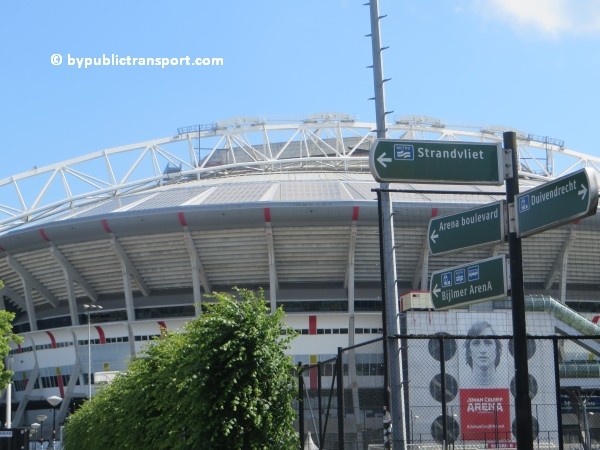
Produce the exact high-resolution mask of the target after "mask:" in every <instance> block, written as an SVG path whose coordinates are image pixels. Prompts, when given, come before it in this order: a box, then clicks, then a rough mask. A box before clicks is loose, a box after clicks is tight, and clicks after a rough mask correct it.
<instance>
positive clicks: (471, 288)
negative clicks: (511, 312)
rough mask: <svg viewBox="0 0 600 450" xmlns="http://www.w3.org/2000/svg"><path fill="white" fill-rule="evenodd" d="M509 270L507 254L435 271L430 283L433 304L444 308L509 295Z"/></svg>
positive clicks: (438, 307)
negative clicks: (507, 273)
mask: <svg viewBox="0 0 600 450" xmlns="http://www.w3.org/2000/svg"><path fill="white" fill-rule="evenodd" d="M506 272H507V271H506V258H505V256H504V255H502V256H495V257H493V258H488V259H482V260H480V261H475V262H472V263H469V264H464V265H462V266H456V267H451V268H449V269H443V270H438V271H436V272H433V274H432V275H431V285H430V286H429V290H430V291H431V300H432V301H433V306H434V308H435V309H436V310H441V309H448V308H452V307H455V306H459V305H460V306H465V305H468V304H471V303H478V302H482V301H484V300H491V299H494V298H503V297H506V295H507V293H508V282H507V279H508V277H507V276H506Z"/></svg>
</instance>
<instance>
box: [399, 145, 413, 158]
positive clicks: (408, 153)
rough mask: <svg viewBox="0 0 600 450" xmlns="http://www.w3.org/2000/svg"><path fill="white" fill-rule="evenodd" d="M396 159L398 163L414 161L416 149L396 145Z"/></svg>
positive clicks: (410, 146)
mask: <svg viewBox="0 0 600 450" xmlns="http://www.w3.org/2000/svg"><path fill="white" fill-rule="evenodd" d="M394 159H395V160H396V161H414V159H415V147H414V146H413V145H408V144H394Z"/></svg>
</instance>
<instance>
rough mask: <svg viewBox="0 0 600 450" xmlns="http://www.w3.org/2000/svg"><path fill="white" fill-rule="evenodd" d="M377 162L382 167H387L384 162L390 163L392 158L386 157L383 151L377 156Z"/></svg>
mask: <svg viewBox="0 0 600 450" xmlns="http://www.w3.org/2000/svg"><path fill="white" fill-rule="evenodd" d="M377 162H378V163H379V164H381V165H382V166H383V167H387V164H386V163H391V162H392V158H386V157H385V153H382V154H381V156H380V157H379V158H377Z"/></svg>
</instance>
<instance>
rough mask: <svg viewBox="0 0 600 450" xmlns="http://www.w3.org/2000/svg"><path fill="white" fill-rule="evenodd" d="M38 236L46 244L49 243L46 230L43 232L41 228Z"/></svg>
mask: <svg viewBox="0 0 600 450" xmlns="http://www.w3.org/2000/svg"><path fill="white" fill-rule="evenodd" d="M40 236H41V237H42V239H43V240H45V241H46V242H50V238H49V237H48V235H47V234H46V230H44V229H43V228H40Z"/></svg>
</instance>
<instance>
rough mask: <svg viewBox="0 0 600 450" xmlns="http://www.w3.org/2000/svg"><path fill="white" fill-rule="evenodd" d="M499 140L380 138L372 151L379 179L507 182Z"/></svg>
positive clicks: (373, 171) (371, 161)
mask: <svg viewBox="0 0 600 450" xmlns="http://www.w3.org/2000/svg"><path fill="white" fill-rule="evenodd" d="M503 160H504V158H503V152H502V147H501V145H500V144H499V143H497V144H495V143H485V142H450V141H405V140H390V139H377V140H376V141H375V143H374V144H373V146H372V147H371V151H370V153H369V168H370V169H371V174H372V175H373V177H374V178H375V179H376V180H377V181H379V182H391V183H394V182H412V183H451V184H491V185H501V184H502V183H504V172H503V169H502V165H503Z"/></svg>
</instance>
